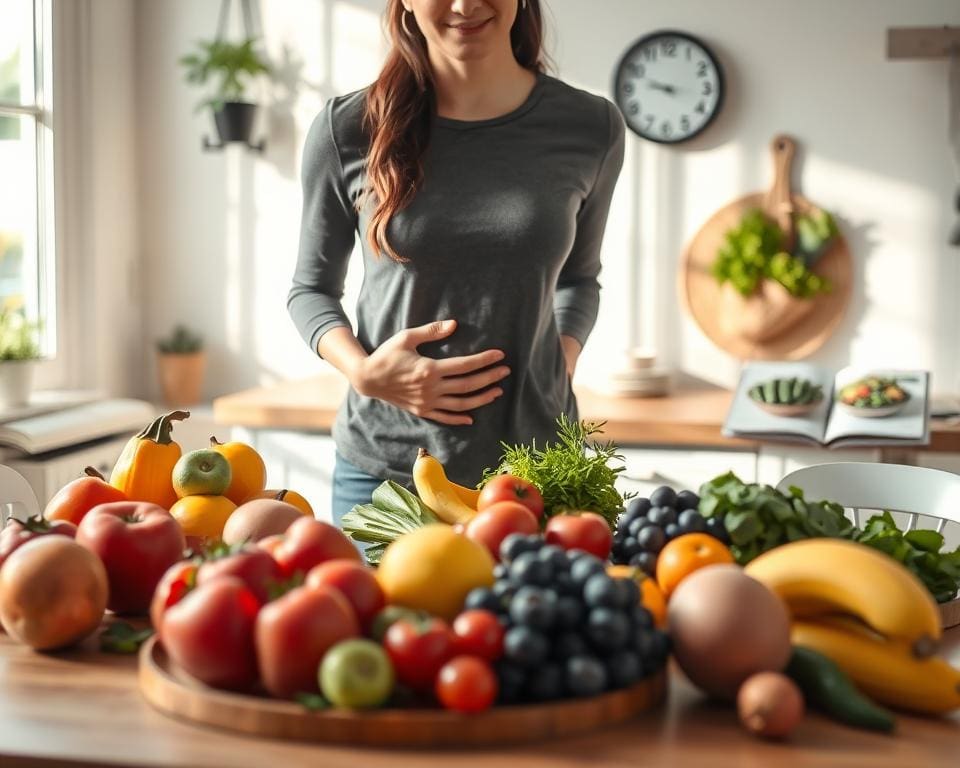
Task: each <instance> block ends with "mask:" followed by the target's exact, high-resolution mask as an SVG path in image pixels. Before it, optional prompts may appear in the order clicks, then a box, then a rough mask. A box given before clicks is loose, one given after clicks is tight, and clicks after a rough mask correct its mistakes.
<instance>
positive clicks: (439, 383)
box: [349, 320, 510, 425]
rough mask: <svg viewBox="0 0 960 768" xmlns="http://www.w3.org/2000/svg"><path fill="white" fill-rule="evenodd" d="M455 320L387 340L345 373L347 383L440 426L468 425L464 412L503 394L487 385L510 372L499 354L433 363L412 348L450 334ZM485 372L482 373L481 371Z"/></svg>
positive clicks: (496, 351) (485, 353)
mask: <svg viewBox="0 0 960 768" xmlns="http://www.w3.org/2000/svg"><path fill="white" fill-rule="evenodd" d="M456 327H457V322H456V320H438V321H436V322H433V323H428V324H427V325H421V326H418V327H416V328H408V329H406V330H403V331H400V333H398V334H396V335H395V336H392V337H391V338H389V339H387V341H385V342H384V343H383V344H381V345H380V346H379V347H378V348H377V349H376V350H374V351H373V352H372V353H371V354H370V355H369V356H368V357H366V358H364V359H363V360H362V361H360V362H359V364H358V365H356V366H355V367H354V368H353V370H352V371H351V375H350V376H349V378H350V383H351V384H352V385H353V388H354V389H355V390H356V391H357V392H358V393H359V394H361V395H364V396H365V397H375V398H378V399H380V400H383V401H385V402H388V403H391V404H392V405H395V406H397V407H398V408H402V409H403V410H405V411H408V412H410V413H412V414H413V415H414V416H420V417H421V418H424V419H432V420H433V421H438V422H440V423H441V424H452V425H458V424H472V423H473V419H472V418H471V417H470V416H469V415H467V413H466V411H472V410H474V409H475V408H480V407H481V406H484V405H488V404H489V403H492V402H493V401H494V400H496V399H497V398H498V397H500V396H501V395H502V394H503V390H502V389H500V387H495V386H492V385H494V384H496V383H497V382H498V381H500V380H501V379H503V378H504V377H505V376H506V375H508V374H509V373H510V369H509V368H507V367H506V366H505V365H499V366H497V367H495V368H489V366H491V365H493V364H494V363H497V362H499V361H500V360H502V359H503V352H502V351H501V350H499V349H487V350H484V351H483V352H478V353H476V354H473V355H465V356H462V357H448V358H443V359H440V360H435V359H433V358H430V357H423V356H422V355H420V354H419V353H418V352H417V347H419V346H420V345H421V344H425V343H427V342H428V341H438V340H439V339H444V338H446V337H447V336H449V335H450V334H452V333H453V332H454V331H455V330H456ZM484 369H487V370H484Z"/></svg>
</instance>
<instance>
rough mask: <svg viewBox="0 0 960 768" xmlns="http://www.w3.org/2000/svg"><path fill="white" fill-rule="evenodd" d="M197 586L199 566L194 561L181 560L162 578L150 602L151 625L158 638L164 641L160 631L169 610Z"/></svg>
mask: <svg viewBox="0 0 960 768" xmlns="http://www.w3.org/2000/svg"><path fill="white" fill-rule="evenodd" d="M196 586H197V564H196V563H195V562H194V561H193V560H181V561H180V562H179V563H174V564H173V565H171V566H170V567H169V568H167V572H166V573H164V574H163V576H161V577H160V583H159V584H157V588H156V589H155V590H154V591H153V599H152V600H151V601H150V623H151V624H152V625H153V630H154V632H156V633H157V637H159V638H160V639H161V640H163V635H162V633H161V631H160V628H161V626H162V625H163V617H164V614H165V613H166V612H167V609H168V608H169V607H170V606H172V605H176V604H177V603H179V602H180V601H181V600H183V598H185V597H186V596H187V593H188V592H190V591H191V590H192V589H193V588H194V587H196Z"/></svg>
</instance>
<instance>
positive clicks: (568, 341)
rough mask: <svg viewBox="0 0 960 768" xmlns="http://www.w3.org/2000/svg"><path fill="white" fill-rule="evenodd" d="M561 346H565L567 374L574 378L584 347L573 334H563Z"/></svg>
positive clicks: (564, 357)
mask: <svg viewBox="0 0 960 768" xmlns="http://www.w3.org/2000/svg"><path fill="white" fill-rule="evenodd" d="M560 346H561V347H562V348H563V361H564V363H565V364H566V366H567V376H569V377H570V380H571V381H572V380H573V373H574V371H576V370H577V360H578V359H579V358H580V352H581V350H582V349H583V347H581V346H580V342H579V341H577V340H576V339H575V338H573V336H561V337H560Z"/></svg>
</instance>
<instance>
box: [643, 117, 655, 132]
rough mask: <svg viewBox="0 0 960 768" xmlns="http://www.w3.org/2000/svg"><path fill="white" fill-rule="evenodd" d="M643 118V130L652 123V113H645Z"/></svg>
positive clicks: (647, 128) (648, 128)
mask: <svg viewBox="0 0 960 768" xmlns="http://www.w3.org/2000/svg"><path fill="white" fill-rule="evenodd" d="M643 120H644V124H643V128H644V130H647V131H649V130H650V126H651V125H653V121H654V117H653V115H647V116H646V117H645V118H643Z"/></svg>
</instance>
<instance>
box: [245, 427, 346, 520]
mask: <svg viewBox="0 0 960 768" xmlns="http://www.w3.org/2000/svg"><path fill="white" fill-rule="evenodd" d="M230 439H231V440H240V441H242V442H244V443H247V444H249V445H252V446H253V447H254V448H255V449H256V451H257V453H259V454H260V455H261V456H262V457H263V461H264V463H265V464H266V465H267V487H268V488H276V489H281V488H287V489H289V490H291V491H296V492H297V493H299V494H300V495H302V496H303V497H304V498H305V499H306V500H307V501H309V502H310V506H312V507H313V512H314V514H315V515H316V517H317V518H318V519H320V520H325V521H327V522H331V516H330V498H331V493H332V490H333V465H334V461H335V456H336V452H335V449H334V443H333V438H332V437H330V435H325V434H320V433H314V432H291V431H287V430H279V429H247V428H245V427H234V428H233V430H232V432H231V435H230Z"/></svg>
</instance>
